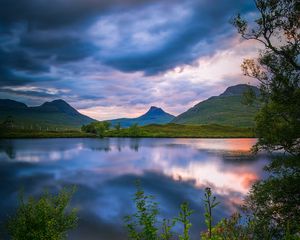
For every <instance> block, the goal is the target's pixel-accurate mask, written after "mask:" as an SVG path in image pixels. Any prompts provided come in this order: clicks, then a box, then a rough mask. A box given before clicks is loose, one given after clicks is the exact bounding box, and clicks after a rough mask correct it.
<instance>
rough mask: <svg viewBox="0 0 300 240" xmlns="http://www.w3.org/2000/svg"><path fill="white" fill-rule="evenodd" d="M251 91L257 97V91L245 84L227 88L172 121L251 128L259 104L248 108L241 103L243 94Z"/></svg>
mask: <svg viewBox="0 0 300 240" xmlns="http://www.w3.org/2000/svg"><path fill="white" fill-rule="evenodd" d="M249 89H251V90H252V91H253V92H254V93H255V94H256V95H259V89H258V88H257V87H255V86H251V85H247V84H238V85H235V86H231V87H228V88H227V89H226V90H225V91H224V92H223V93H222V94H220V95H219V96H214V97H210V98H208V99H207V100H204V101H202V102H199V103H198V104H196V105H195V106H194V107H192V108H190V109H188V110H187V111H186V112H184V113H182V114H180V115H178V116H177V117H176V118H174V119H173V121H172V122H173V123H177V124H189V125H199V124H220V125H228V126H236V127H253V126H254V124H255V122H254V118H255V115H256V113H257V111H258V110H259V103H257V104H255V105H253V106H248V105H244V104H243V103H242V101H243V93H244V92H245V91H247V90H249Z"/></svg>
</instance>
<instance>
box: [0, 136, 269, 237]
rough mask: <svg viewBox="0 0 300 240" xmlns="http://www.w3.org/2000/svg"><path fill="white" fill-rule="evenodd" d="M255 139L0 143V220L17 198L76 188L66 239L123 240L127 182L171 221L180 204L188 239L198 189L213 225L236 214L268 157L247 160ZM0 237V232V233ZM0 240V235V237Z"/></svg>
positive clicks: (128, 207)
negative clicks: (212, 203) (188, 213)
mask: <svg viewBox="0 0 300 240" xmlns="http://www.w3.org/2000/svg"><path fill="white" fill-rule="evenodd" d="M255 142H256V140H255V139H171V138H170V139H134V138H105V139H88V138H87V139H81V138H78V139H23V140H21V139H17V140H0V164H1V167H0V171H1V173H0V176H1V181H0V184H1V187H0V196H1V198H0V210H1V211H0V220H1V222H2V223H3V221H4V220H5V219H6V217H7V215H9V214H12V213H13V212H14V210H15V208H16V206H17V199H18V192H19V190H20V189H22V188H23V189H24V192H25V196H27V195H29V194H30V195H35V196H38V195H39V194H40V193H41V192H43V189H48V190H49V191H51V192H57V191H58V189H61V188H62V187H63V186H70V185H76V186H77V192H76V193H75V195H74V197H73V200H72V206H74V207H77V208H78V209H79V217H80V221H79V227H78V229H77V230H75V231H72V232H70V235H69V239H75V240H77V239H85V240H94V239H97V240H99V239H103V240H108V239H112V240H115V239H126V231H125V229H124V224H123V217H124V216H125V215H128V214H130V213H132V212H133V211H134V204H133V201H132V198H133V195H134V192H135V181H136V180H137V179H139V180H140V181H141V184H142V186H143V188H144V189H145V192H146V193H147V194H153V195H154V196H155V197H156V201H158V202H159V206H160V212H161V216H164V217H174V216H176V215H177V214H178V211H179V206H180V204H181V203H182V202H184V201H188V202H189V203H190V206H191V208H192V209H194V210H195V214H194V215H193V217H192V223H193V227H192V234H193V239H199V238H197V237H198V236H199V233H200V231H201V230H203V229H204V218H203V214H204V207H203V200H202V199H203V189H204V188H205V187H211V188H212V190H213V192H214V193H215V194H216V196H217V198H218V200H219V201H220V202H221V204H220V205H219V206H218V207H217V208H216V209H215V211H214V213H213V214H214V218H215V220H216V221H217V220H220V219H221V218H222V217H228V216H230V215H231V214H232V213H233V212H235V211H237V210H238V209H239V206H240V204H241V203H242V199H243V197H244V196H245V194H247V192H248V190H249V188H250V187H251V184H252V183H253V182H255V181H256V180H258V179H261V178H263V177H264V172H263V166H264V165H265V164H267V162H268V160H269V156H268V155H266V154H259V155H252V154H250V152H249V149H250V148H251V146H252V145H253V144H255ZM1 232H2V231H1ZM1 234H2V235H3V233H1ZM0 238H1V237H0Z"/></svg>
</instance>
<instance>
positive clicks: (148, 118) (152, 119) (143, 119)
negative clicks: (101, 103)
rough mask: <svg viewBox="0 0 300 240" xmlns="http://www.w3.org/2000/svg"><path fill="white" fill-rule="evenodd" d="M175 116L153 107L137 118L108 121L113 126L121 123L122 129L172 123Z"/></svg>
mask: <svg viewBox="0 0 300 240" xmlns="http://www.w3.org/2000/svg"><path fill="white" fill-rule="evenodd" d="M174 118H175V116H173V115H172V114H169V113H167V112H165V111H164V110H163V109H161V108H159V107H155V106H151V107H150V109H149V110H148V111H147V112H146V113H145V114H143V115H141V116H139V117H137V118H118V119H112V120H108V121H109V122H110V123H111V124H112V125H116V124H118V123H120V125H121V127H122V128H126V127H130V126H131V125H133V124H138V125H139V126H145V125H149V124H166V123H169V122H171V121H172V120H173V119H174Z"/></svg>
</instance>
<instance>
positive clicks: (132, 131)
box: [128, 123, 139, 137]
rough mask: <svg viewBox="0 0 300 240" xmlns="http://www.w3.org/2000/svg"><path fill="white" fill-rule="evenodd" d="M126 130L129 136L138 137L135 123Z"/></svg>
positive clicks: (137, 128)
mask: <svg viewBox="0 0 300 240" xmlns="http://www.w3.org/2000/svg"><path fill="white" fill-rule="evenodd" d="M128 130H129V134H130V136H132V137H137V136H138V135H139V127H138V124H137V123H134V124H132V125H131V126H130V127H129V129H128Z"/></svg>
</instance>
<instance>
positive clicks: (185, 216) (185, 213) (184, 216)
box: [175, 202, 194, 240]
mask: <svg viewBox="0 0 300 240" xmlns="http://www.w3.org/2000/svg"><path fill="white" fill-rule="evenodd" d="M193 212H194V211H193V210H190V208H189V204H188V203H187V202H184V203H183V204H181V205H180V212H179V216H178V217H177V218H175V221H176V222H180V223H182V225H183V234H182V235H179V239H180V240H190V236H189V231H190V228H191V227H192V223H191V222H190V220H189V217H190V216H191V215H192V214H193Z"/></svg>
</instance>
